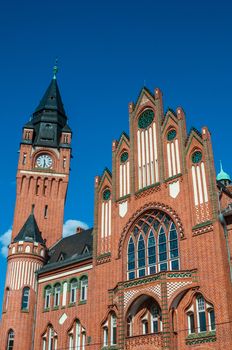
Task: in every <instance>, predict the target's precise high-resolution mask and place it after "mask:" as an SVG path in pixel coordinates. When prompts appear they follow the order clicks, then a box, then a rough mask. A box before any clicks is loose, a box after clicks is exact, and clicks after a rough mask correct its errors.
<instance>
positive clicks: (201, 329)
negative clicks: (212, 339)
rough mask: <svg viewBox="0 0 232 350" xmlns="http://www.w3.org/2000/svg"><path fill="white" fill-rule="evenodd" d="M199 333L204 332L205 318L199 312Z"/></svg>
mask: <svg viewBox="0 0 232 350" xmlns="http://www.w3.org/2000/svg"><path fill="white" fill-rule="evenodd" d="M199 322H200V325H199V326H200V327H199V328H200V332H206V317H205V312H199Z"/></svg>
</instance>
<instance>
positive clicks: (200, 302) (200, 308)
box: [197, 295, 206, 332]
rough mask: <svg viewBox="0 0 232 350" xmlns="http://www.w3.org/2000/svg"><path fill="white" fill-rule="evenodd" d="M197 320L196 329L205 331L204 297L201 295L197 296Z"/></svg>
mask: <svg viewBox="0 0 232 350" xmlns="http://www.w3.org/2000/svg"><path fill="white" fill-rule="evenodd" d="M197 320H198V322H197V323H198V331H199V332H206V315H205V299H204V298H203V296H202V295H199V296H198V297H197Z"/></svg>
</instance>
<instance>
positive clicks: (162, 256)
mask: <svg viewBox="0 0 232 350" xmlns="http://www.w3.org/2000/svg"><path fill="white" fill-rule="evenodd" d="M179 269H180V257H179V249H178V232H177V229H176V226H175V224H174V222H173V221H172V219H171V218H170V217H169V216H168V215H167V214H166V213H164V212H161V211H158V210H149V211H148V212H146V213H145V214H144V215H143V216H142V217H140V218H139V219H138V220H137V221H136V222H135V224H134V225H133V227H132V230H131V234H130V236H129V240H128V245H127V277H128V279H133V278H136V277H143V276H145V275H150V274H154V273H157V272H160V271H168V270H179Z"/></svg>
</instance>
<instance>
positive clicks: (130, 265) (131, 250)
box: [127, 237, 135, 279]
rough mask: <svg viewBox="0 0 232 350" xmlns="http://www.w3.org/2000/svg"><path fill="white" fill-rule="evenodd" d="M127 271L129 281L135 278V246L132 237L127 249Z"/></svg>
mask: <svg viewBox="0 0 232 350" xmlns="http://www.w3.org/2000/svg"><path fill="white" fill-rule="evenodd" d="M127 256H128V261H127V270H128V277H129V279H133V278H135V245H134V241H133V239H132V237H130V240H129V244H128V248H127Z"/></svg>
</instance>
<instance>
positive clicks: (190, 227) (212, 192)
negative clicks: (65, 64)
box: [0, 74, 232, 350]
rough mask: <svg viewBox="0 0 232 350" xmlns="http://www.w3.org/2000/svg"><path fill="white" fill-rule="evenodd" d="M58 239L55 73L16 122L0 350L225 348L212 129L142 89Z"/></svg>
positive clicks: (224, 246)
mask: <svg viewBox="0 0 232 350" xmlns="http://www.w3.org/2000/svg"><path fill="white" fill-rule="evenodd" d="M129 117H130V136H127V135H126V134H125V133H122V135H121V137H120V139H119V140H116V141H113V145H112V159H113V161H112V173H111V172H110V171H109V170H108V169H106V170H105V171H104V172H103V174H102V176H97V177H96V178H95V212H94V228H93V229H89V230H85V231H84V230H81V229H77V233H76V234H75V235H73V236H69V237H66V238H62V225H63V212H64V204H65V197H66V191H67V186H68V181H69V167H70V158H71V146H70V145H71V134H72V133H71V129H70V128H69V126H68V124H67V116H66V114H65V110H64V108H63V104H62V99H61V96H60V93H59V89H58V85H57V81H56V74H55V75H54V77H53V79H52V81H51V83H50V85H49V87H48V89H47V91H46V93H45V95H44V97H43V98H42V100H41V102H40V104H39V106H38V107H37V109H36V111H35V112H34V114H33V117H32V119H31V120H30V121H29V122H28V123H27V124H26V125H25V126H24V127H23V135H22V142H21V146H20V154H19V163H18V171H17V197H16V207H15V217H14V225H13V233H12V241H11V244H10V246H9V255H8V269H7V276H6V284H5V294H4V303H3V312H2V322H1V329H0V336H1V337H0V350H22V349H23V350H32V349H34V350H62V349H69V350H71V349H76V350H77V349H78V350H85V349H90V350H97V349H127V350H132V349H133V350H134V349H135V350H144V349H145V350H150V349H152V350H161V349H170V350H184V349H198V350H208V349H214V350H219V349H232V307H231V304H230V303H231V300H232V289H231V281H232V266H231V257H230V251H231V249H232V239H231V232H230V231H231V227H232V226H231V224H232V204H231V203H232V189H231V186H230V178H229V176H228V175H227V174H226V173H224V172H223V170H222V169H221V172H220V173H219V175H218V177H217V179H216V176H215V169H214V160H213V153H212V146H211V139H210V133H209V131H208V129H207V128H206V127H203V128H202V130H201V132H199V131H198V130H196V129H192V130H191V131H190V132H189V133H187V131H186V121H185V114H184V112H183V110H182V109H181V108H177V110H176V112H174V111H172V110H168V111H167V112H166V113H165V114H164V111H163V104H162V93H161V91H160V90H159V89H155V91H154V94H152V93H151V92H150V91H148V90H147V89H146V88H143V89H142V91H141V93H140V95H139V97H138V100H137V101H136V103H130V104H129Z"/></svg>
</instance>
